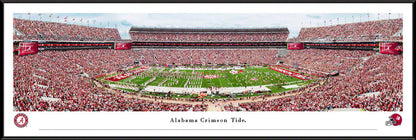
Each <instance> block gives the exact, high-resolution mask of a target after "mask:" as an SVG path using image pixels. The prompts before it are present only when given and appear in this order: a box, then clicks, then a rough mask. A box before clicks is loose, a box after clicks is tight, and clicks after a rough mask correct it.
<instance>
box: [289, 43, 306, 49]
mask: <svg viewBox="0 0 416 140" xmlns="http://www.w3.org/2000/svg"><path fill="white" fill-rule="evenodd" d="M287 49H288V50H302V49H303V43H287Z"/></svg>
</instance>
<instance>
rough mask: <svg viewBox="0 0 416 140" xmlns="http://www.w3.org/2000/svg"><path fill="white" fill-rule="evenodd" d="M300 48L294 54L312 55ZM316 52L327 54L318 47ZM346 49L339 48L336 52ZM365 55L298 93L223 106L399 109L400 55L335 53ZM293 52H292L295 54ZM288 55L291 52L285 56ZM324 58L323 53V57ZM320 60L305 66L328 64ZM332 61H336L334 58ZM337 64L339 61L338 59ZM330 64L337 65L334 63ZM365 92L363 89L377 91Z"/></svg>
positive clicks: (292, 109) (401, 101)
mask: <svg viewBox="0 0 416 140" xmlns="http://www.w3.org/2000/svg"><path fill="white" fill-rule="evenodd" d="M308 51H312V52H313V51H315V50H310V49H308V50H304V51H303V53H302V51H298V53H297V55H304V56H305V57H313V56H314V55H315V54H313V53H310V52H308ZM320 51H322V52H320V53H319V54H320V56H327V55H330V53H329V52H331V51H325V50H320ZM342 52H346V51H340V53H342ZM352 53H356V54H357V55H355V56H354V55H352V57H363V56H367V55H370V54H371V55H370V56H369V57H368V58H366V59H363V60H361V63H354V64H351V65H345V66H342V65H341V66H337V67H338V68H339V69H341V70H346V69H349V70H348V71H345V74H341V75H340V76H335V77H330V78H329V79H328V81H326V82H325V83H324V84H322V85H321V86H317V87H314V88H310V89H308V90H302V91H299V93H300V94H298V95H294V96H288V97H283V98H278V99H273V100H263V101H259V102H251V103H241V104H239V105H238V107H234V106H227V107H224V108H225V109H226V110H227V111H242V110H245V111H325V110H328V109H333V108H359V109H362V110H366V111H403V86H402V85H403V56H402V55H385V54H374V53H363V52H360V51H353V52H348V53H342V54H343V55H339V56H338V57H342V58H345V59H349V58H348V57H350V56H349V54H352ZM297 55H296V56H297ZM288 57H289V58H290V57H291V56H288ZM323 58H324V59H325V57H323ZM321 62H322V61H320V60H317V61H310V62H306V63H305V67H310V68H312V69H318V68H325V67H328V66H327V64H325V63H321ZM335 62H336V61H335ZM338 64H339V63H338ZM334 65H337V63H335V64H334ZM377 92H380V94H371V95H370V96H368V95H367V94H366V93H368V94H370V93H377Z"/></svg>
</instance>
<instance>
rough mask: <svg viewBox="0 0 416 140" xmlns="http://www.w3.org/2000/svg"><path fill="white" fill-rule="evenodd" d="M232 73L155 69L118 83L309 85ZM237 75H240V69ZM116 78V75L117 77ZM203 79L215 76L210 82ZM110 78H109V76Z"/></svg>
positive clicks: (260, 73) (252, 72)
mask: <svg viewBox="0 0 416 140" xmlns="http://www.w3.org/2000/svg"><path fill="white" fill-rule="evenodd" d="M230 71H231V70H177V69H169V68H164V69H156V68H151V69H149V70H147V71H145V72H143V73H141V74H140V75H137V76H132V77H129V78H126V79H123V80H121V81H118V82H117V83H129V84H136V85H144V83H145V82H148V84H147V85H148V86H164V87H189V88H199V87H200V88H208V87H244V86H259V85H272V84H277V85H287V84H292V83H294V84H296V82H298V83H304V82H305V81H302V80H299V79H296V78H294V77H291V76H287V75H285V74H282V73H279V72H276V71H274V70H271V69H269V68H267V67H250V68H246V69H242V72H241V73H236V74H232V73H230ZM235 71H237V72H238V71H239V69H236V70H235ZM113 75H115V74H113ZM203 76H215V78H213V79H207V78H204V77H203ZM106 77H108V76H106Z"/></svg>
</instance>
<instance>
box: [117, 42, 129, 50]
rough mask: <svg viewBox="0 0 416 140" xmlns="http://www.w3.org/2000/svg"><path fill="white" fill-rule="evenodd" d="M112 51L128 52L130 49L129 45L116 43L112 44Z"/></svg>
mask: <svg viewBox="0 0 416 140" xmlns="http://www.w3.org/2000/svg"><path fill="white" fill-rule="evenodd" d="M114 49H116V50H130V49H131V43H125V42H116V43H115V44H114Z"/></svg>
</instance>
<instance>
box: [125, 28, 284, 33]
mask: <svg viewBox="0 0 416 140" xmlns="http://www.w3.org/2000/svg"><path fill="white" fill-rule="evenodd" d="M130 32H281V33H289V29H288V28H245V29H244V28H141V27H131V28H130Z"/></svg>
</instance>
